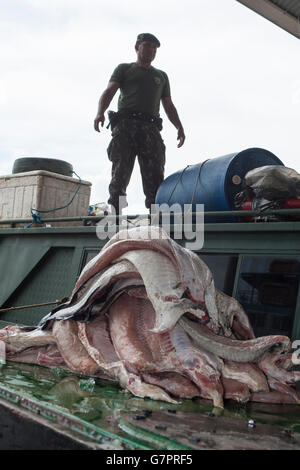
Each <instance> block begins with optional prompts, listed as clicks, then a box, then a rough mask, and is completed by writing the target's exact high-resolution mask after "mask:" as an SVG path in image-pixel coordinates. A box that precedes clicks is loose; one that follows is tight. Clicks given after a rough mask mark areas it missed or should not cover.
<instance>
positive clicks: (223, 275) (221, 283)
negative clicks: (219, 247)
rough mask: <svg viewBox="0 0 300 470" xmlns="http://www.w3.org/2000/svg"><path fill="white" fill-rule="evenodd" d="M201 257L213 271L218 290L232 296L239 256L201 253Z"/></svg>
mask: <svg viewBox="0 0 300 470" xmlns="http://www.w3.org/2000/svg"><path fill="white" fill-rule="evenodd" d="M200 257H201V259H202V260H203V261H204V262H205V263H206V264H207V266H208V267H209V269H210V270H211V272H212V275H213V278H214V282H215V286H216V288H217V289H219V290H221V291H223V292H225V294H227V295H230V296H231V295H232V291H233V284H234V278H235V272H236V266H237V261H238V256H237V255H216V254H205V255H202V254H201V253H200Z"/></svg>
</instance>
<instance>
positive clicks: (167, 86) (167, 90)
mask: <svg viewBox="0 0 300 470" xmlns="http://www.w3.org/2000/svg"><path fill="white" fill-rule="evenodd" d="M164 77H165V85H164V87H163V91H162V94H161V97H162V98H166V97H169V96H171V88H170V82H169V78H168V75H167V74H166V73H165V72H164Z"/></svg>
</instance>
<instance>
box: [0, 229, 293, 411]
mask: <svg viewBox="0 0 300 470" xmlns="http://www.w3.org/2000/svg"><path fill="white" fill-rule="evenodd" d="M0 340H1V341H3V342H4V343H5V348H6V358H7V359H8V360H11V361H17V362H27V363H34V364H39V365H42V366H47V367H62V368H66V369H68V370H71V371H74V372H75V373H79V374H82V375H87V376H93V377H98V376H99V377H107V378H109V379H110V380H114V381H116V382H117V383H119V385H120V387H122V388H124V389H125V390H127V391H129V392H131V393H132V394H133V395H135V396H138V397H149V398H152V399H154V400H163V401H166V402H170V403H178V402H180V399H184V398H194V397H201V398H204V399H209V400H212V401H213V406H216V407H224V400H226V399H233V400H236V401H238V402H241V403H245V402H247V401H259V402H268V403H294V404H295V403H300V393H299V392H298V391H297V390H296V386H295V382H296V381H297V380H300V372H297V371H293V370H292V368H293V367H292V366H293V364H292V353H291V343H290V339H289V338H288V337H286V336H280V335H272V336H263V337H258V338H255V335H254V333H253V330H252V328H251V325H250V323H249V320H248V317H247V315H246V313H245V312H244V310H243V309H242V307H241V305H240V304H239V303H238V302H237V301H236V300H235V299H234V298H232V297H229V296H227V295H225V294H224V293H223V292H221V291H219V290H217V289H216V288H215V286H214V281H213V277H212V274H211V272H210V270H209V269H208V267H207V266H206V264H205V263H204V262H203V261H202V260H201V258H200V257H199V256H198V255H197V254H195V253H193V252H192V251H190V250H187V249H185V248H183V247H182V246H180V245H179V244H178V243H176V242H175V241H174V240H172V239H171V238H170V237H169V236H168V235H167V234H166V232H165V231H164V230H163V229H161V228H159V227H155V226H151V227H149V226H144V227H135V228H132V229H129V230H121V231H120V232H118V233H117V234H116V235H114V237H113V238H112V239H111V240H109V241H108V243H107V244H106V245H105V246H104V248H103V249H102V250H101V251H100V253H99V254H98V255H97V256H96V257H95V258H93V259H92V260H91V261H90V262H89V263H88V264H87V265H86V266H85V268H84V269H83V271H82V273H81V275H80V277H79V279H78V281H77V282H76V285H75V287H74V289H73V292H72V295H71V296H70V298H69V300H68V301H67V302H65V303H63V304H61V305H59V306H58V307H56V308H55V309H54V310H52V311H51V312H50V313H49V314H48V315H46V316H45V317H44V318H43V319H42V320H41V322H40V323H39V324H38V325H37V326H36V327H24V326H23V327H22V326H17V325H15V326H7V327H6V328H3V329H1V330H0Z"/></svg>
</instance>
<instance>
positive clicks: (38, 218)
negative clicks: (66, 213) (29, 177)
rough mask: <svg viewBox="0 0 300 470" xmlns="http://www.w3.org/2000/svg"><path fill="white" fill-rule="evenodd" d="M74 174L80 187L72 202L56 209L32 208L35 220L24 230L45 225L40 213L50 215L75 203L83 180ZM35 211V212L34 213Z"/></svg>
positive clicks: (31, 211)
mask: <svg viewBox="0 0 300 470" xmlns="http://www.w3.org/2000/svg"><path fill="white" fill-rule="evenodd" d="M72 173H73V174H74V175H76V176H77V178H78V179H79V184H78V186H77V188H76V190H75V192H74V194H73V196H72V198H71V200H70V201H69V202H68V203H67V204H65V205H64V206H62V207H56V208H55V209H50V210H39V209H33V208H31V209H30V213H31V216H32V219H33V220H32V222H31V223H30V224H28V225H25V226H24V228H29V227H31V226H32V225H33V224H44V221H43V219H42V217H41V216H40V213H42V214H49V213H51V212H55V211H60V210H62V209H65V208H66V207H68V206H69V205H70V204H72V202H73V200H74V198H75V196H76V194H77V193H78V191H79V189H80V186H81V183H82V180H81V178H80V176H78V175H77V173H76V172H75V171H73V172H72ZM33 211H34V212H33Z"/></svg>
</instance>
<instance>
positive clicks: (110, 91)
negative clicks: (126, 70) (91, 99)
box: [94, 82, 120, 132]
mask: <svg viewBox="0 0 300 470" xmlns="http://www.w3.org/2000/svg"><path fill="white" fill-rule="evenodd" d="M119 88H120V83H118V82H109V84H108V86H107V88H106V90H105V91H104V92H103V93H102V95H101V96H100V99H99V104H98V112H97V116H96V117H95V120H94V129H95V131H97V132H100V129H99V123H100V122H101V127H103V124H104V121H105V116H104V113H105V111H106V110H107V108H108V107H109V105H110V103H111V100H112V99H113V97H114V96H115V94H116V92H117V90H118V89H119Z"/></svg>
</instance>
